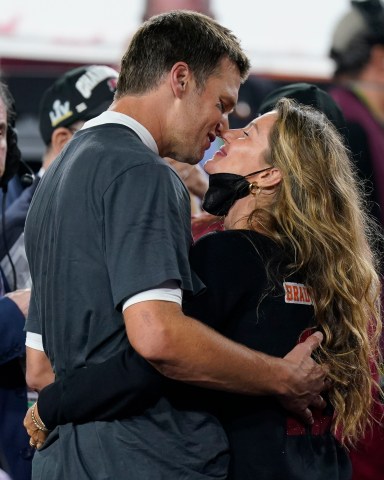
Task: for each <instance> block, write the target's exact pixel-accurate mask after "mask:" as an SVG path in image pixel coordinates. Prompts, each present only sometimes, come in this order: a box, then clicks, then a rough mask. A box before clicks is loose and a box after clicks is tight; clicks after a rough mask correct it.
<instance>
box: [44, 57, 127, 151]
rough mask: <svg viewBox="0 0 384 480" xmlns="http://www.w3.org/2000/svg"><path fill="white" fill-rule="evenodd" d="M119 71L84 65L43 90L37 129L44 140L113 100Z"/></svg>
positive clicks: (48, 140) (105, 107)
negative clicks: (55, 131)
mask: <svg viewBox="0 0 384 480" xmlns="http://www.w3.org/2000/svg"><path fill="white" fill-rule="evenodd" d="M117 77H118V72H117V71H116V70H114V69H113V68H111V67H108V66H106V65H87V66H84V67H78V68H74V69H73V70H69V71H68V72H66V73H65V74H64V75H62V76H61V77H60V78H58V79H57V80H56V82H55V83H54V84H53V85H52V86H51V87H50V88H48V90H47V91H46V92H45V93H44V95H43V97H42V99H41V102H40V111H39V128H40V134H41V136H42V138H43V140H44V142H45V143H46V145H49V144H50V143H51V136H52V133H53V131H54V130H55V129H56V128H58V127H68V126H69V125H72V124H73V123H75V122H77V121H78V120H90V119H91V118H94V117H96V116H97V115H100V113H102V112H103V111H105V110H107V109H108V107H109V106H110V105H111V103H112V101H113V96H114V93H115V90H116V83H117Z"/></svg>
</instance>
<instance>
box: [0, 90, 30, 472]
mask: <svg viewBox="0 0 384 480" xmlns="http://www.w3.org/2000/svg"><path fill="white" fill-rule="evenodd" d="M14 125H15V110H14V105H13V98H12V95H11V93H10V91H9V89H8V87H7V85H6V84H5V83H4V82H0V177H1V178H0V186H1V188H2V190H3V192H5V193H4V195H6V191H7V186H8V181H9V180H10V179H11V178H12V177H13V175H14V174H15V173H16V172H17V170H18V165H19V162H20V156H21V155H20V151H19V149H18V146H17V136H16V133H15V130H14ZM29 298H30V290H29V289H24V290H17V291H14V292H9V285H8V282H7V279H6V277H5V275H4V274H3V271H2V269H1V268H0V452H3V463H4V465H3V466H2V468H3V469H6V470H7V472H8V473H9V474H10V475H11V477H12V479H13V480H29V479H30V478H31V459H32V456H33V450H32V449H31V447H30V446H29V444H28V435H25V430H24V428H22V423H23V418H24V416H25V412H26V411H27V388H26V383H25V332H24V324H25V318H26V315H27V313H28V306H29Z"/></svg>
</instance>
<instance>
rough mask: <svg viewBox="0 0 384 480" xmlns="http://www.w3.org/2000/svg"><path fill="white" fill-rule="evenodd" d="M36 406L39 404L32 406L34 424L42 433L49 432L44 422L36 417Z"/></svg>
mask: <svg viewBox="0 0 384 480" xmlns="http://www.w3.org/2000/svg"><path fill="white" fill-rule="evenodd" d="M36 405H37V402H35V403H34V404H33V405H32V408H31V418H32V422H33V423H34V425H35V427H37V428H38V429H39V430H41V431H42V432H49V430H48V428H47V427H46V426H45V425H44V422H43V421H42V420H41V418H40V421H39V420H37V418H36V417H35V408H36Z"/></svg>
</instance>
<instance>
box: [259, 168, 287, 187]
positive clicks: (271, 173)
mask: <svg viewBox="0 0 384 480" xmlns="http://www.w3.org/2000/svg"><path fill="white" fill-rule="evenodd" d="M282 178H283V176H282V175H281V171H280V170H279V169H278V168H276V167H274V168H271V170H266V171H265V172H262V173H260V175H259V179H258V181H257V185H258V186H259V187H260V188H268V187H276V186H277V185H279V183H280V182H281V180H282Z"/></svg>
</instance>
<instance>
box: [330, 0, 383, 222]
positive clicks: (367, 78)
mask: <svg viewBox="0 0 384 480" xmlns="http://www.w3.org/2000/svg"><path fill="white" fill-rule="evenodd" d="M329 55H330V57H331V59H332V60H333V61H334V64H335V70H334V75H333V85H332V86H331V88H330V89H329V93H330V95H331V96H332V97H333V98H334V100H335V101H336V102H337V103H338V105H339V106H340V108H341V110H342V112H343V114H344V116H345V118H346V121H347V126H348V130H349V131H350V133H349V143H350V148H351V150H352V152H353V153H354V154H355V160H356V163H357V167H358V171H359V175H360V177H361V178H362V179H363V180H364V181H365V183H366V184H367V186H366V191H367V194H368V195H369V197H368V198H369V201H370V207H371V211H372V213H373V214H374V215H375V216H376V218H377V219H378V221H379V222H380V223H381V225H382V226H384V6H383V3H382V1H381V0H363V1H357V0H353V1H351V8H350V9H349V11H348V12H347V13H346V14H345V15H344V16H343V17H342V18H341V19H340V20H339V21H338V22H337V24H336V26H335V28H334V31H333V35H332V40H331V48H330V53H329Z"/></svg>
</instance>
